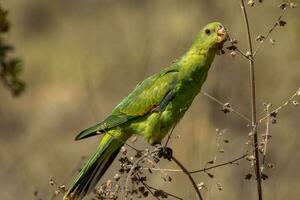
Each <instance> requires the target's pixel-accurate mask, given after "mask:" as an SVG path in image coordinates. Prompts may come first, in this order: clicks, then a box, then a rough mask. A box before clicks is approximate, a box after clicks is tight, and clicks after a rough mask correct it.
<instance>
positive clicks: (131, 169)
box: [125, 149, 159, 200]
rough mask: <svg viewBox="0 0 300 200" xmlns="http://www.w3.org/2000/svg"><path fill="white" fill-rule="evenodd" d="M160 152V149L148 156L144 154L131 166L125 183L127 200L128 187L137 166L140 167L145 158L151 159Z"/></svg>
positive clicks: (126, 197)
mask: <svg viewBox="0 0 300 200" xmlns="http://www.w3.org/2000/svg"><path fill="white" fill-rule="evenodd" d="M158 152H159V149H154V150H153V151H151V152H149V153H147V154H144V155H143V156H141V157H140V158H138V159H137V160H136V161H135V162H134V163H133V165H132V166H131V168H130V170H129V172H128V175H127V178H126V182H125V200H126V199H128V191H129V190H128V185H129V180H130V178H131V176H132V174H133V172H134V170H135V168H136V166H138V164H139V163H140V162H141V161H143V160H144V159H145V158H147V157H149V156H152V155H153V154H155V153H158Z"/></svg>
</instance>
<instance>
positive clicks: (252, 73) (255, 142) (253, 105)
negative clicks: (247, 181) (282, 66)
mask: <svg viewBox="0 0 300 200" xmlns="http://www.w3.org/2000/svg"><path fill="white" fill-rule="evenodd" d="M240 4H241V10H242V13H243V16H244V22H245V26H246V31H247V38H248V46H249V51H250V55H249V58H250V59H249V66H250V82H251V115H252V127H253V129H252V132H253V139H252V148H253V152H254V156H255V163H254V168H255V169H254V170H255V174H256V183H257V194H258V199H259V200H262V199H263V195H262V185H261V173H260V169H259V167H260V164H259V162H260V160H259V151H258V148H257V146H258V138H257V119H256V94H255V71H254V57H253V48H252V39H251V33H250V26H249V20H248V15H247V10H246V8H245V3H244V0H240Z"/></svg>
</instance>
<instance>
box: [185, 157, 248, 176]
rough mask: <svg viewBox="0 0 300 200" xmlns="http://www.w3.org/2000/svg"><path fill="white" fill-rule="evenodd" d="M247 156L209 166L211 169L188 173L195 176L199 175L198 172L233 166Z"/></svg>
mask: <svg viewBox="0 0 300 200" xmlns="http://www.w3.org/2000/svg"><path fill="white" fill-rule="evenodd" d="M247 155H248V154H244V155H242V156H240V157H238V158H236V159H234V160H231V161H228V162H224V163H221V164H218V165H214V166H211V167H205V168H203V169H199V170H195V171H190V172H189V173H190V174H195V173H199V172H205V171H208V170H211V169H215V168H219V167H223V166H225V165H233V164H237V163H236V162H237V161H239V160H242V159H243V158H245V157H247Z"/></svg>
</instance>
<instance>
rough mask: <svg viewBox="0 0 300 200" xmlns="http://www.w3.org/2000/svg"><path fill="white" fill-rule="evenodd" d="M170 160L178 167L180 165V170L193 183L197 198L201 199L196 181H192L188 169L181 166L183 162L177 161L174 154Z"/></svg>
mask: <svg viewBox="0 0 300 200" xmlns="http://www.w3.org/2000/svg"><path fill="white" fill-rule="evenodd" d="M172 161H174V162H175V163H176V164H177V165H178V167H180V168H181V169H182V171H183V172H184V173H185V174H186V175H187V176H188V178H189V179H190V181H191V183H192V184H193V187H194V189H195V191H196V193H197V195H198V198H199V199H200V200H203V198H202V195H201V193H200V190H199V188H198V186H197V184H196V182H195V181H194V179H193V177H192V175H191V174H190V173H189V171H188V170H187V169H186V168H185V167H184V166H183V164H181V162H179V161H178V160H177V159H176V158H175V157H174V156H173V157H172Z"/></svg>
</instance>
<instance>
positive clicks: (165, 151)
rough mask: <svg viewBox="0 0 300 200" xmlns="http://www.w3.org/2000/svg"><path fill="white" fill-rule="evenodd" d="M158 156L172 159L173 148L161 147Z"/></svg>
mask: <svg viewBox="0 0 300 200" xmlns="http://www.w3.org/2000/svg"><path fill="white" fill-rule="evenodd" d="M158 157H159V158H164V159H167V160H169V161H171V160H172V157H173V150H172V149H171V148H170V147H160V148H159V152H158Z"/></svg>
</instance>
